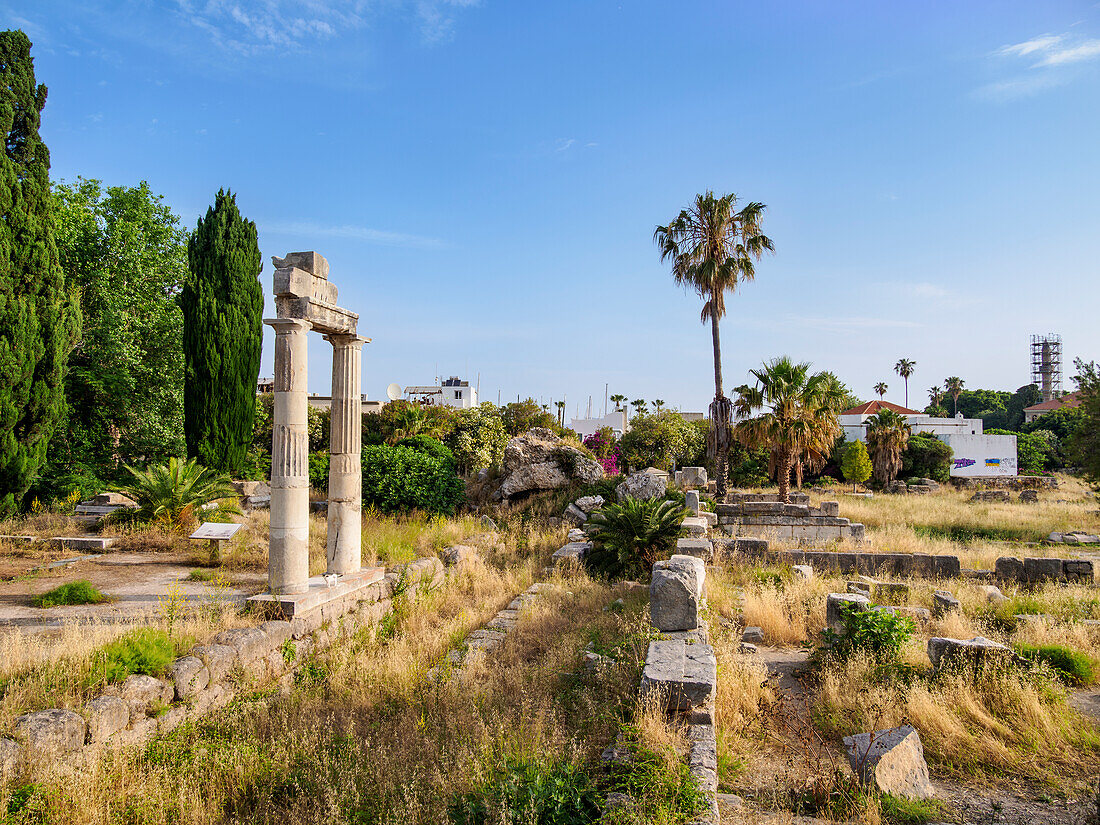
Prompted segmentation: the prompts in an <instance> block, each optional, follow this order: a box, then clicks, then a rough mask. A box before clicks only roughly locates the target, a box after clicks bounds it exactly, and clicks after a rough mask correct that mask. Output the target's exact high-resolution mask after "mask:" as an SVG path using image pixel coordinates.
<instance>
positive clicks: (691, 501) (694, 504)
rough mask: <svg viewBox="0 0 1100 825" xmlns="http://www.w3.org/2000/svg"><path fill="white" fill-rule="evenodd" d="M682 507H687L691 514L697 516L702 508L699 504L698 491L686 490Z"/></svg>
mask: <svg viewBox="0 0 1100 825" xmlns="http://www.w3.org/2000/svg"><path fill="white" fill-rule="evenodd" d="M684 506H685V507H687V509H689V510H691V512H693V513H695V515H699V511H700V509H702V508H701V506H700V504H699V491H698V490H688V491H687V492H686V493H684Z"/></svg>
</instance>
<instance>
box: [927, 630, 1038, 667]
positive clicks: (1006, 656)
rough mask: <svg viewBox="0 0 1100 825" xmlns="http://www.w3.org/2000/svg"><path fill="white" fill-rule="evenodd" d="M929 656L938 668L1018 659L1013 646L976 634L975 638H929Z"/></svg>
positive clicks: (970, 665)
mask: <svg viewBox="0 0 1100 825" xmlns="http://www.w3.org/2000/svg"><path fill="white" fill-rule="evenodd" d="M928 658H929V660H931V662H932V667H933V668H935V669H936V670H940V669H941V668H944V667H947V666H949V665H953V664H959V665H962V666H963V667H972V666H978V667H980V666H981V665H983V664H985V663H986V662H994V661H1002V662H1013V661H1016V660H1017V656H1016V654H1015V653H1014V652H1013V650H1012V648H1010V647H1007V646H1006V645H1002V644H1000V643H998V642H994V641H992V640H991V639H987V638H985V637H984V636H975V637H974V638H973V639H946V638H943V637H940V636H935V637H933V638H931V639H929V640H928Z"/></svg>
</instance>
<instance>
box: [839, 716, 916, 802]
mask: <svg viewBox="0 0 1100 825" xmlns="http://www.w3.org/2000/svg"><path fill="white" fill-rule="evenodd" d="M844 747H845V748H847V750H848V762H849V763H850V764H851V766H852V771H854V772H855V773H856V775H858V776H859V778H860V780H861V781H862V782H863V783H864V784H867V785H873V786H875V787H876V788H878V789H879V790H880V791H881V792H882V793H888V794H891V795H893V796H903V797H907V798H909V799H931V798H932V797H933V796H935V790H934V789H933V788H932V782H931V780H930V779H929V777H928V763H927V762H925V761H924V747H923V746H922V745H921V741H920V734H919V733H917V731H916V730H914V729H913V728H912V727H911V726H909V725H903V726H902V727H900V728H891V729H889V730H880V731H875V732H874V733H858V734H856V735H855V736H845V737H844Z"/></svg>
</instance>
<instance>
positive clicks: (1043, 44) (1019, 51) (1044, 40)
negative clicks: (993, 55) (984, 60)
mask: <svg viewBox="0 0 1100 825" xmlns="http://www.w3.org/2000/svg"><path fill="white" fill-rule="evenodd" d="M1064 39H1065V35H1064V34H1043V35H1040V36H1039V37H1033V38H1031V40H1025V41H1024V42H1023V43H1015V44H1013V45H1011V46H1001V48H999V49H997V54H999V55H1019V56H1020V57H1026V56H1027V55H1029V54H1034V53H1035V52H1047V51H1049V50H1050V49H1053V48H1054V47H1055V46H1057V45H1058V44H1059V43H1061V42H1062V40H1064Z"/></svg>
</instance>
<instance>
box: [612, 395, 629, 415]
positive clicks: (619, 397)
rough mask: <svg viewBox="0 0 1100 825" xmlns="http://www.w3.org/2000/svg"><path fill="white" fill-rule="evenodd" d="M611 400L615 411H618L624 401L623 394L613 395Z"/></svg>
mask: <svg viewBox="0 0 1100 825" xmlns="http://www.w3.org/2000/svg"><path fill="white" fill-rule="evenodd" d="M611 400H612V401H614V402H615V411H616V412H618V411H619V410H621V409H622V408H623V402H624V401H626V396H625V395H613V396H611Z"/></svg>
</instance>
